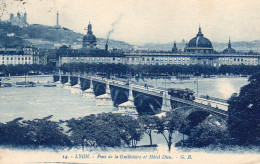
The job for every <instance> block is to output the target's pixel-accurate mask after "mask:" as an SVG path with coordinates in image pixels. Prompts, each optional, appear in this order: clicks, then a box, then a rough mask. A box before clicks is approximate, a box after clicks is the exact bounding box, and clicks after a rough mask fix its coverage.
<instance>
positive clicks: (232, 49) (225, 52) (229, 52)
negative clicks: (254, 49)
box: [223, 38, 237, 54]
mask: <svg viewBox="0 0 260 164" xmlns="http://www.w3.org/2000/svg"><path fill="white" fill-rule="evenodd" d="M235 53H237V52H236V50H235V49H234V48H232V47H231V41H230V38H229V42H228V48H226V49H224V51H223V54H235Z"/></svg>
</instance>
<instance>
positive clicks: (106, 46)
mask: <svg viewBox="0 0 260 164" xmlns="http://www.w3.org/2000/svg"><path fill="white" fill-rule="evenodd" d="M105 50H106V51H108V44H107V43H106V45H105Z"/></svg>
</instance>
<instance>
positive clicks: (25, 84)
mask: <svg viewBox="0 0 260 164" xmlns="http://www.w3.org/2000/svg"><path fill="white" fill-rule="evenodd" d="M15 85H16V87H35V86H36V84H35V83H34V82H26V81H23V82H17V83H16V84H15Z"/></svg>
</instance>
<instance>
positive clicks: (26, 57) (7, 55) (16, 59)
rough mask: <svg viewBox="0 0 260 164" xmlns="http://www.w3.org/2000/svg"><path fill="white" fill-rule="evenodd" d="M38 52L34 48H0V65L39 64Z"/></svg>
mask: <svg viewBox="0 0 260 164" xmlns="http://www.w3.org/2000/svg"><path fill="white" fill-rule="evenodd" d="M39 56H40V55H39V51H38V49H36V48H32V47H26V48H0V64H4V65H9V64H13V65H17V64H40V57H39Z"/></svg>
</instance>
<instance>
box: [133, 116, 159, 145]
mask: <svg viewBox="0 0 260 164" xmlns="http://www.w3.org/2000/svg"><path fill="white" fill-rule="evenodd" d="M138 120H139V122H140V124H141V126H142V129H143V130H144V132H145V133H146V134H147V135H148V136H149V139H150V145H152V144H153V141H152V131H153V130H155V129H156V125H157V124H156V123H157V122H159V118H158V117H156V116H151V115H142V116H140V117H139V118H138Z"/></svg>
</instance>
